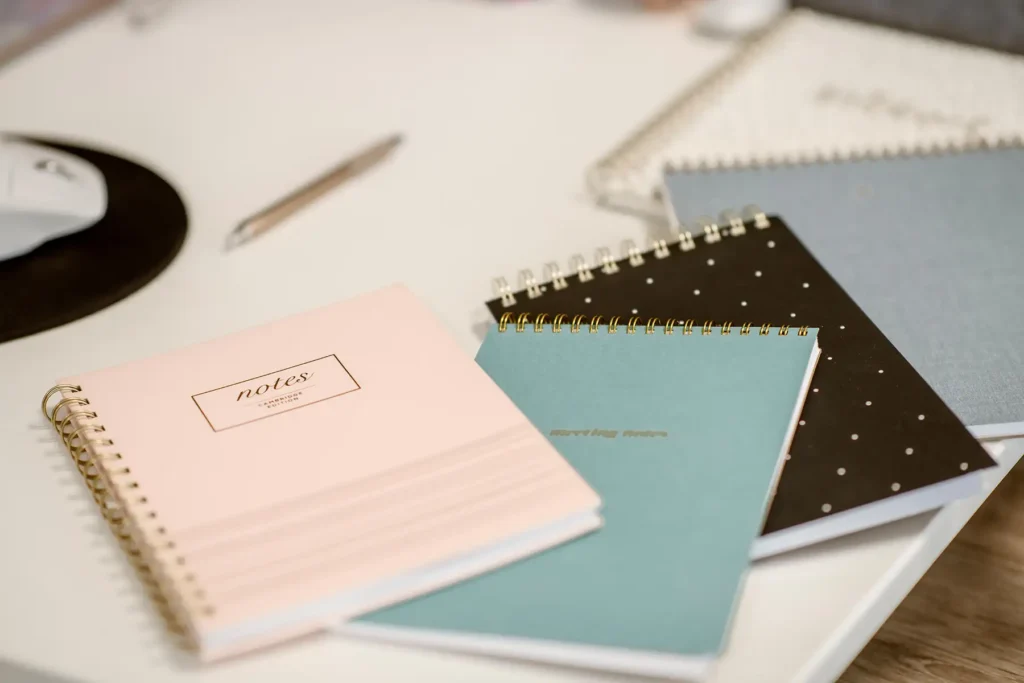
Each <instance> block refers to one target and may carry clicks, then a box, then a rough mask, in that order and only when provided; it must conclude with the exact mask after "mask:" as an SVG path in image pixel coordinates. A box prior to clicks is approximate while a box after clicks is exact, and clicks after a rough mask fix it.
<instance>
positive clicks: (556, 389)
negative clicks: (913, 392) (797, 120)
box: [339, 314, 819, 679]
mask: <svg viewBox="0 0 1024 683" xmlns="http://www.w3.org/2000/svg"><path fill="white" fill-rule="evenodd" d="M548 320H551V322H547V321H548ZM818 355H819V350H818V347H817V343H816V331H815V330H813V329H807V328H800V329H798V328H795V327H794V328H791V329H790V328H785V327H782V328H780V327H771V326H769V325H763V326H761V325H751V324H740V323H738V322H737V323H736V324H735V325H727V324H722V325H719V326H713V325H712V324H711V323H710V322H709V323H708V324H706V325H702V324H701V323H700V322H697V323H696V324H695V323H694V321H689V322H687V321H678V324H677V323H676V321H672V320H668V321H660V320H656V319H649V318H648V319H639V318H637V317H633V318H622V319H621V321H620V322H617V321H616V320H614V319H608V318H605V319H602V318H600V317H595V318H584V317H583V316H576V317H574V318H569V317H567V316H557V315H552V316H547V315H528V314H520V315H516V316H514V317H513V316H508V317H506V318H505V319H504V320H503V321H501V322H500V323H499V324H497V325H495V326H492V328H491V330H490V332H489V334H488V336H487V338H486V340H485V341H484V344H483V346H482V347H481V349H480V352H479V354H478V356H477V362H478V363H480V365H481V367H483V368H484V370H486V371H487V373H488V374H489V375H490V376H491V377H492V378H493V380H494V381H495V382H496V383H497V384H498V386H500V387H501V388H502V389H503V390H504V391H505V392H507V393H508V395H509V396H510V397H511V399H512V400H513V401H514V402H515V403H516V405H517V406H519V407H520V408H521V409H522V410H523V411H524V413H525V414H526V415H527V417H529V418H530V420H531V421H532V422H533V423H534V424H536V425H537V426H538V428H540V429H541V430H542V432H543V433H544V434H545V435H547V437H548V438H549V439H550V440H551V442H552V443H553V444H555V446H556V447H557V448H558V449H559V451H560V452H561V453H562V454H563V455H565V456H566V458H568V460H569V461H570V463H572V464H573V466H575V467H576V468H577V469H578V470H579V472H580V473H581V474H582V475H583V476H584V477H585V478H586V480H587V481H588V482H589V483H590V484H591V485H592V486H594V488H595V489H596V490H597V491H598V493H599V494H600V495H601V498H602V500H603V501H604V508H603V513H604V518H605V525H604V527H603V528H602V529H601V530H600V531H598V532H596V533H594V534H591V535H588V536H586V537H584V538H581V539H578V540H576V541H572V542H570V543H567V544H564V545H562V546H559V547H557V548H553V549H552V550H549V551H546V552H544V553H540V554H538V555H535V556H533V557H530V558H528V559H525V560H523V561H520V562H518V563H516V564H512V565H509V566H506V567H504V568H502V569H499V570H496V571H494V572H491V573H488V574H485V575H482V576H479V577H477V578H475V579H471V580H468V581H465V582H463V583H461V584H458V585H456V586H452V587H450V588H447V589H444V590H441V591H438V592H436V593H433V594H431V595H429V596H425V597H422V598H418V599H415V600H411V601H409V602H406V603H403V604H400V605H397V606H394V607H391V608H388V609H385V610H383V611H379V612H376V613H374V614H371V615H369V616H366V617H364V618H361V619H358V620H355V621H353V622H350V623H348V624H345V625H343V626H341V627H340V628H339V630H340V631H341V632H342V633H345V634H349V635H357V636H361V637H365V638H372V639H380V640H385V641H392V642H401V643H407V644H415V645H424V646H431V647H438V648H442V649H452V650H461V651H467V652H476V653H486V654H491V655H500V656H513V657H520V658H526V659H530V660H535V661H542V662H551V663H558V664H567V665H571V666H577V667H589V668H600V669H605V670H610V671H619V672H626V673H633V674H643V675H652V676H670V677H673V678H688V679H700V678H703V677H704V676H705V675H706V674H707V673H708V671H709V668H710V666H711V665H712V664H713V662H714V660H715V657H716V656H717V655H718V654H719V653H720V652H721V651H722V649H723V648H724V647H725V644H726V641H727V634H728V629H729V625H730V621H731V618H732V614H733V611H734V608H735V605H736V602H737V599H738V596H739V594H740V590H741V587H742V583H743V577H744V575H745V572H746V570H747V568H748V566H749V563H750V560H749V555H750V547H751V543H752V542H753V541H754V539H755V538H756V537H757V534H758V531H759V530H760V528H761V524H762V523H763V520H764V514H765V510H766V508H767V506H768V504H769V501H770V499H771V494H772V491H773V489H774V483H775V481H776V479H777V477H778V474H779V472H780V470H781V469H782V466H783V464H784V463H785V460H784V457H785V454H786V453H787V452H788V447H789V442H790V440H791V439H792V436H793V433H794V431H795V430H796V427H797V418H798V416H799V413H800V409H801V404H802V403H803V400H804V397H805V395H806V393H807V390H808V386H809V384H810V382H811V376H812V374H813V372H814V368H815V364H816V363H817V360H818Z"/></svg>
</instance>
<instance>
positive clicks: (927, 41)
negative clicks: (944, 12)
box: [587, 9, 1024, 215]
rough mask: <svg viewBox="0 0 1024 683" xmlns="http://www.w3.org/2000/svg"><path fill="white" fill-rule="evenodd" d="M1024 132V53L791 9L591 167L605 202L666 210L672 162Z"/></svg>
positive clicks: (788, 156)
mask: <svg viewBox="0 0 1024 683" xmlns="http://www.w3.org/2000/svg"><path fill="white" fill-rule="evenodd" d="M1021 134H1024V56H1020V55H1012V54H1005V53H1000V52H996V51H992V50H987V49H983V48H978V47H972V46H967V45H961V44H958V43H953V42H950V41H945V40H940V39H936V38H930V37H925V36H921V35H917V34H911V33H905V32H902V31H898V30H894V29H889V28H883V27H879V26H874V25H869V24H863V23H860V22H856V21H852V20H849V19H842V18H838V17H834V16H830V15H825V14H820V13H816V12H813V11H811V10H807V9H796V10H793V11H791V12H790V13H788V14H787V15H786V16H785V17H784V18H783V19H782V20H781V21H780V22H778V23H777V24H776V25H775V26H774V27H773V28H771V29H770V30H768V31H767V32H766V33H764V34H763V35H762V36H760V37H759V38H757V39H755V40H754V41H753V42H752V43H751V44H750V45H748V46H746V47H744V48H743V50H741V51H740V52H739V53H738V55H737V56H736V57H734V58H733V59H732V60H731V61H730V62H728V63H727V64H726V65H725V66H724V67H722V68H721V69H720V70H718V71H717V72H715V73H713V74H712V75H711V76H710V77H709V78H708V79H706V80H705V81H703V82H701V83H699V84H698V85H697V86H695V87H694V88H692V89H689V90H687V91H686V92H683V93H681V94H680V95H679V96H678V97H677V98H676V99H675V100H673V101H672V102H670V103H669V104H668V105H667V106H666V107H665V108H663V109H662V110H661V111H660V112H658V113H657V114H656V115H655V116H654V117H652V118H651V119H650V120H648V121H647V122H646V123H645V124H643V125H642V126H641V127H640V128H639V129H638V130H637V131H636V132H634V133H633V134H632V135H630V136H629V137H627V138H626V139H625V140H624V141H622V142H621V143H620V144H619V145H618V146H617V147H615V148H614V149H613V150H611V151H610V152H609V153H607V154H606V155H605V156H604V157H603V158H602V159H600V160H599V161H598V162H596V163H595V164H594V165H593V166H592V167H591V168H590V169H589V171H588V174H587V182H588V186H589V189H590V191H591V192H592V194H593V195H594V196H595V198H596V199H597V200H598V201H599V202H601V203H602V204H605V205H609V206H611V207H613V208H618V209H624V210H639V211H645V212H646V211H653V212H654V213H656V214H659V215H661V211H662V206H661V203H660V199H659V196H658V195H659V191H660V186H661V176H662V172H663V170H664V168H665V166H666V165H673V166H679V167H683V168H690V167H700V166H710V167H720V166H736V165H740V166H747V165H758V164H774V163H784V162H786V161H795V160H808V159H815V158H832V157H839V158H843V157H848V156H858V155H868V156H873V155H879V156H880V155H884V154H890V153H898V152H900V151H903V150H914V149H918V150H919V149H928V148H931V147H934V146H939V147H943V148H950V149H959V148H961V147H962V146H964V145H977V144H979V143H983V142H989V143H994V142H996V141H997V140H1000V139H1004V138H1008V137H1013V136H1016V135H1021Z"/></svg>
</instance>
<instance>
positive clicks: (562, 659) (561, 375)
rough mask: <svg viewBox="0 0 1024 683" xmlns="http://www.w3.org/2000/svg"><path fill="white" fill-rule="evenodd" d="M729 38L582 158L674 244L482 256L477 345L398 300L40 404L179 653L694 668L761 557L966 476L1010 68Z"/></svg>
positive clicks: (990, 302)
mask: <svg viewBox="0 0 1024 683" xmlns="http://www.w3.org/2000/svg"><path fill="white" fill-rule="evenodd" d="M822 46H828V47H829V54H830V55H832V56H831V57H830V59H829V60H820V59H816V56H817V53H818V51H820V50H821V49H822ZM745 54H746V56H744V57H741V58H740V60H739V61H737V62H736V63H735V64H733V65H732V66H730V67H729V69H728V70H727V72H726V74H727V75H725V76H718V77H716V78H715V79H713V80H712V81H711V82H710V84H706V85H705V86H703V89H701V90H700V91H699V92H700V96H699V97H697V96H687V97H684V98H683V99H681V100H680V101H679V102H677V103H675V104H674V105H673V106H672V107H670V108H669V109H668V110H666V112H664V113H663V114H661V115H660V116H659V117H658V118H657V119H656V120H655V121H654V122H653V123H652V124H651V125H649V126H648V127H646V128H645V130H644V131H642V132H641V133H639V134H638V135H636V136H634V137H633V138H631V139H630V140H629V141H628V142H627V143H626V144H625V145H623V146H621V147H620V148H619V149H617V150H616V151H615V152H614V153H613V154H611V155H609V156H608V157H607V158H606V159H605V160H604V161H602V162H601V163H600V164H599V165H598V166H597V167H596V168H595V169H594V172H593V173H592V175H591V180H592V182H593V186H594V188H595V191H596V192H597V194H598V196H599V197H600V198H601V199H602V200H604V201H606V202H607V203H610V204H613V205H617V206H620V207H622V208H627V207H628V208H643V209H644V210H646V211H655V212H657V211H663V212H666V213H665V215H666V216H667V217H668V219H669V222H670V223H671V225H672V226H673V227H674V233H673V236H672V238H671V239H664V240H656V241H654V243H653V244H652V245H651V246H650V248H648V249H641V248H639V247H637V246H636V245H635V244H633V243H632V242H629V241H627V242H624V243H623V245H622V253H621V255H620V256H615V255H613V254H612V252H611V251H610V250H609V249H601V250H599V251H598V252H597V254H596V257H595V259H593V260H592V261H591V260H588V259H586V258H584V257H582V256H579V255H577V256H573V257H572V258H571V259H570V260H569V262H568V267H567V268H565V269H563V268H562V267H561V266H560V265H558V264H557V263H556V262H551V263H548V265H547V266H546V267H545V273H544V276H543V277H542V278H537V277H535V276H534V274H533V272H532V271H531V270H523V271H521V273H520V278H519V285H518V287H512V286H510V285H509V284H508V282H507V281H506V280H505V279H503V278H499V279H498V280H496V282H495V289H496V296H495V298H493V299H492V300H490V301H488V302H487V306H488V308H489V310H490V313H491V316H492V318H493V320H492V321H491V325H490V329H489V331H488V333H487V336H486V338H485V340H484V342H483V345H482V347H481V348H480V350H479V353H478V355H477V357H476V362H473V360H471V359H469V358H467V357H465V356H464V355H463V354H462V353H461V352H460V350H459V349H458V348H457V346H456V345H455V343H454V342H453V341H452V339H451V338H450V336H449V335H448V333H447V332H446V331H445V330H444V329H442V327H441V326H440V325H439V324H438V322H437V320H436V319H435V317H434V316H433V315H432V314H431V312H430V310H429V309H428V308H427V307H426V306H425V305H424V304H423V303H422V302H420V301H419V300H418V299H417V298H416V297H415V296H414V295H413V294H411V293H410V292H409V291H408V290H407V289H405V288H404V287H402V286H393V287H389V288H386V289H383V290H379V291H376V292H372V293H370V294H367V295H364V296H362V297H360V298H357V299H354V300H351V301H347V302H341V303H338V304H336V305H334V306H329V307H326V308H322V309H318V310H314V311H309V312H306V313H302V314H299V315H296V316H293V317H291V318H287V319H284V320H281V321H278V322H276V323H272V324H270V325H265V326H262V327H257V328H254V329H251V330H247V331H243V332H240V333H237V334H234V335H231V336H228V337H225V338H222V339H218V340H213V341H210V342H207V343H204V344H199V345H196V346H193V347H189V348H185V349H181V350H178V351H175V352H173V353H169V354H165V355H162V356H158V357H154V358H150V359H145V360H140V361H136V362H132V363H128V364H125V365H122V366H118V367H114V368H108V369H104V370H98V371H94V372H88V373H85V374H81V375H76V376H73V377H67V378H64V379H61V380H60V381H59V382H58V384H57V385H56V386H55V387H54V388H53V389H51V390H50V391H49V392H48V393H47V394H46V395H45V397H44V399H43V405H42V407H43V412H44V414H45V415H46V417H47V419H48V420H49V422H50V424H51V425H52V427H53V428H54V430H55V431H56V433H57V435H58V437H59V438H60V439H61V440H62V441H63V443H64V444H65V446H66V447H67V450H68V452H69V454H70V456H71V464H69V466H72V467H76V468H77V469H78V471H79V472H80V473H81V475H82V478H83V481H84V483H85V485H86V486H87V487H88V488H89V490H90V491H91V492H92V494H93V497H94V499H95V500H96V502H97V504H98V506H99V508H100V513H101V514H102V515H103V516H104V517H105V518H106V520H107V521H108V523H109V525H110V527H111V529H112V530H113V532H114V533H115V535H116V536H117V538H118V539H119V540H120V541H121V543H122V545H123V547H124V550H125V551H126V553H127V556H128V558H129V559H130V560H131V562H132V563H133V564H134V565H135V567H136V569H138V573H139V578H140V580H141V581H142V582H143V584H144V585H145V586H146V587H147V588H148V589H149V591H150V592H151V594H152V595H153V598H154V601H155V604H156V606H157V607H158V609H159V610H160V612H161V613H162V614H163V615H164V616H165V617H166V618H167V620H168V623H169V625H170V626H171V629H172V631H173V632H175V633H176V634H177V635H179V636H181V637H182V638H183V641H184V643H185V644H186V645H187V646H189V647H190V648H191V649H192V650H193V651H195V652H197V653H198V655H199V656H200V657H201V658H204V659H219V658H224V657H228V656H232V655H236V654H240V653H243V652H247V651H249V650H252V649H255V648H259V647H262V646H266V645H271V644H275V643H280V642H283V641H286V640H289V639H292V638H294V637H297V636H300V635H303V634H307V633H310V632H314V631H321V630H330V631H333V632H336V633H340V634H344V635H346V636H349V637H354V638H362V639H371V640H379V641H386V642H393V643H402V644H408V645H413V646H419V647H432V648H438V649H443V650H452V651H460V652H469V653H477V654H487V655H494V656H499V657H515V658H521V659H527V660H531V661H537V662H546V663H554V664H562V665H569V666H574V667H587V668H596V669H603V670H608V671H615V672H623V673H630V674H642V675H648V676H665V677H672V678H681V679H690V680H700V679H702V678H705V677H706V676H707V675H708V674H709V672H710V671H711V668H712V666H713V665H714V662H715V660H716V658H717V657H719V656H720V655H721V654H722V653H723V652H724V651H725V650H726V649H727V648H728V642H729V632H730V625H731V622H732V618H733V614H734V612H735V609H736V606H737V603H738V600H739V599H740V597H741V596H742V593H743V587H744V579H745V576H746V574H747V571H748V569H749V567H750V564H751V562H752V561H753V560H754V559H757V558H762V557H766V556H770V555H775V554H778V553H782V552H786V551H790V550H794V549H797V548H802V547H806V546H810V545H813V544H816V543H819V542H821V541H823V540H826V539H830V538H834V537H837V536H842V535H844V534H849V533H852V532H855V531H858V530H861V529H865V528H868V527H872V526H876V525H879V524H882V523H885V522H889V521H892V520H897V519H900V518H904V517H907V516H910V515H913V514H917V513H920V512H924V511H928V510H933V509H935V508H938V507H940V506H942V505H944V504H946V503H948V502H950V501H953V500H956V499H957V498H960V497H964V496H968V495H971V494H973V493H975V492H978V491H979V490H980V488H981V484H982V479H981V477H982V475H983V473H984V471H985V470H986V469H988V468H990V467H992V466H993V465H994V464H995V463H994V462H993V461H992V459H991V458H990V457H989V455H988V453H987V452H986V451H985V450H984V449H983V448H982V447H981V446H980V445H979V443H978V441H977V438H979V437H980V438H1000V437H1006V436H1011V435H1020V434H1024V394H1022V393H1021V389H1020V387H1021V386H1024V373H1022V372H1021V370H1020V367H1019V366H1020V363H1015V362H1014V359H1015V358H1016V357H1017V355H1019V354H1017V351H1016V347H1015V346H1014V343H1015V340H1016V339H1019V338H1020V336H1021V334H1024V329H1018V328H1021V325H1020V324H1019V323H1018V322H1017V321H1016V319H1015V318H1014V316H1013V315H1012V310H1011V307H1010V306H1009V305H1008V304H1005V303H1003V301H1005V300H1011V301H1017V300H1019V299H1020V298H1021V296H1022V295H1024V278H1022V277H1021V276H1020V275H1019V271H1020V269H1019V264H1018V263H1017V262H1016V260H1015V259H1016V258H1017V257H1018V256H1019V254H1020V253H1022V252H1024V237H1022V234H1024V233H1022V232H1021V231H1020V230H1019V229H1017V221H1016V217H1017V216H1019V215H1020V214H1021V213H1022V212H1024V202H1022V200H1021V199H1020V197H1021V193H1020V191H1019V188H1018V187H1017V185H1019V178H1021V177H1024V148H1022V147H1021V146H1020V145H1019V144H1015V143H1007V142H1006V141H1005V136H1006V135H1008V134H1012V133H1015V132H1018V131H1019V130H1022V128H1021V124H1020V121H1021V120H1024V99H1021V91H1020V89H1019V88H1015V87H1014V85H1016V84H1017V83H1019V82H1020V81H1021V79H1022V78H1024V62H1022V61H1020V59H1018V58H1017V57H1007V56H1005V55H996V54H994V53H988V52H985V51H982V50H978V49H976V48H966V47H963V46H952V45H949V44H945V43H941V42H939V41H936V40H933V39H925V38H920V37H918V38H908V37H906V36H902V35H898V34H896V33H895V32H893V31H890V30H887V29H880V28H877V27H867V26H862V25H858V24H855V23H853V22H849V21H846V20H840V19H835V18H826V17H824V16H823V15H817V14H814V13H812V12H809V11H796V12H793V13H791V14H790V15H789V16H788V18H787V19H786V20H784V21H783V22H782V24H781V25H780V26H779V27H778V28H776V29H775V30H774V31H772V32H771V33H770V34H769V35H768V36H767V37H765V38H763V39H761V40H760V41H759V42H757V43H756V44H755V45H754V46H753V47H751V48H750V50H749V51H748V52H746V53H745ZM751 55H756V56H757V59H756V60H754V59H752V58H751ZM883 64H884V65H885V67H886V68H885V69H882V68H880V65H883ZM794 65H799V66H800V67H801V68H800V72H799V73H800V77H799V78H788V77H784V76H785V75H786V74H789V73H790V72H792V71H793V70H794V69H793V67H794ZM893 65H898V68H893ZM935 71H941V72H943V73H944V75H945V79H944V81H943V86H942V88H935V87H934V86H933V81H931V80H929V79H927V78H922V74H925V73H926V72H927V74H928V75H930V74H932V73H934V72H935ZM922 84H927V86H925V85H922ZM750 102H758V103H764V106H761V107H759V108H758V115H757V116H756V117H751V116H750V115H749V105H750ZM940 141H941V142H942V143H943V145H944V146H943V147H941V149H940V150H938V151H945V152H949V153H946V154H940V153H938V151H933V152H932V153H930V154H925V153H922V152H917V153H910V152H906V151H905V152H904V153H903V154H902V155H901V156H900V157H899V158H896V159H887V158H882V156H884V155H879V158H873V159H871V160H860V161H856V162H852V161H851V162H843V161H840V160H839V159H832V157H833V156H837V157H842V156H844V155H845V153H846V152H848V151H850V150H851V149H861V148H867V149H869V150H876V151H878V150H886V149H888V148H889V147H890V146H892V145H907V146H908V147H910V148H917V147H919V146H921V145H927V144H929V143H936V142H940ZM833 152H835V154H834V155H833ZM740 154H742V155H743V156H744V158H745V159H746V161H745V162H744V163H739V164H733V163H731V162H728V161H727V162H726V163H716V162H712V163H711V164H707V163H704V162H706V160H707V159H708V158H710V157H721V158H724V159H726V160H728V159H730V158H731V157H732V156H733V155H740ZM816 155H820V156H822V157H824V158H827V159H830V160H831V161H829V162H828V163H825V161H824V160H823V159H817V160H812V161H806V160H805V161H804V162H799V158H803V157H805V156H816ZM779 159H785V160H788V161H787V163H784V164H777V163H771V164H769V167H764V165H763V164H761V163H760V162H761V161H765V160H768V161H772V162H774V161H777V160H779ZM667 161H671V162H673V163H674V165H670V166H669V167H668V168H666V162H667ZM709 166H710V167H713V168H709ZM723 166H729V168H722V167H723ZM691 167H693V168H691ZM697 167H700V168H697ZM747 202H758V203H759V204H760V205H763V206H767V207H771V208H772V211H773V213H772V214H771V215H768V214H766V213H764V212H762V211H761V210H759V209H757V208H756V207H748V209H746V210H745V211H744V213H743V214H738V213H736V212H731V211H725V212H723V213H721V214H720V217H719V218H717V219H711V218H702V217H701V216H703V215H708V214H712V215H713V214H715V213H716V212H717V211H718V210H720V209H722V208H728V207H737V206H740V205H742V204H745V203H747ZM783 216H784V217H785V220H784V219H783ZM965 423H967V424H969V425H971V428H968V427H967V426H965ZM169 425H170V426H171V429H173V432H169V431H168V429H169V427H168V426H169ZM172 433H173V438H171V434H172Z"/></svg>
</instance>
